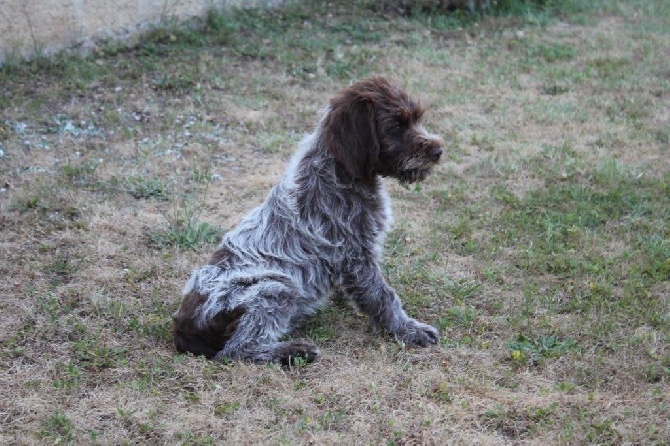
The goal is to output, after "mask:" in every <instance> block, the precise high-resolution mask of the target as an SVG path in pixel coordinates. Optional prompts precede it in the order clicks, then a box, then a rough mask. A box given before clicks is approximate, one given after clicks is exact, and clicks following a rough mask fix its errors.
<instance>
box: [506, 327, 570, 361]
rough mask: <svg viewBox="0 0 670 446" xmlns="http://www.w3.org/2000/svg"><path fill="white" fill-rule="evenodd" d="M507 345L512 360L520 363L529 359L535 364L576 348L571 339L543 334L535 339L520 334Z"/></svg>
mask: <svg viewBox="0 0 670 446" xmlns="http://www.w3.org/2000/svg"><path fill="white" fill-rule="evenodd" d="M507 346H508V348H509V349H510V351H511V353H510V355H511V358H512V360H514V361H518V362H522V363H523V362H525V361H530V362H531V363H532V364H535V365H536V364H538V363H539V362H540V361H541V360H542V359H545V358H556V357H559V356H562V355H564V354H565V353H567V352H568V351H570V350H574V349H576V348H577V343H576V342H575V341H574V340H572V339H566V340H560V339H559V338H558V337H557V336H556V335H548V336H544V335H543V336H540V337H538V338H537V339H529V338H527V337H525V336H524V335H522V334H520V335H519V336H517V338H516V339H515V340H513V341H510V342H509V343H508V344H507Z"/></svg>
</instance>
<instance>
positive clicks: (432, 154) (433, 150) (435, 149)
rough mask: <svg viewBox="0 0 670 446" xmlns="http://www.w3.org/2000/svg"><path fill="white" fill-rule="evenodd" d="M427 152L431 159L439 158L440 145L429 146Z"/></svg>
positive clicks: (440, 152) (440, 153)
mask: <svg viewBox="0 0 670 446" xmlns="http://www.w3.org/2000/svg"><path fill="white" fill-rule="evenodd" d="M428 154H429V155H430V157H431V158H432V159H433V161H437V160H439V159H440V155H442V147H440V146H433V147H431V148H430V150H429V151H428Z"/></svg>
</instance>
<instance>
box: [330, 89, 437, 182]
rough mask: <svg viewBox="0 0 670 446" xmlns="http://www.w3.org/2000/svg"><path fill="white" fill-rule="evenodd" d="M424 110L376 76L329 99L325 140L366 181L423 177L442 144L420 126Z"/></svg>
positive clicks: (353, 175) (435, 161) (343, 162)
mask: <svg viewBox="0 0 670 446" xmlns="http://www.w3.org/2000/svg"><path fill="white" fill-rule="evenodd" d="M423 112H424V110H423V108H421V106H420V105H419V103H418V102H416V101H414V100H412V99H411V98H410V97H409V96H408V95H407V93H405V91H404V90H403V89H402V88H401V87H400V86H399V85H397V84H395V83H393V82H390V81H388V80H387V79H384V78H382V77H372V78H370V79H366V80H363V81H360V82H357V83H355V84H353V85H352V86H351V87H349V88H347V89H345V90H343V91H342V92H341V93H340V94H339V95H338V96H336V97H334V98H333V99H331V101H330V109H329V113H328V114H327V115H326V117H325V118H324V124H323V125H324V133H323V137H324V143H325V145H326V147H327V148H328V150H329V151H330V152H331V153H332V154H333V156H334V157H335V159H336V160H337V161H338V162H339V163H340V164H341V165H342V166H343V167H344V169H345V170H346V172H347V173H348V174H349V175H350V176H352V177H354V178H357V179H360V180H361V181H363V182H372V181H374V178H375V177H376V176H377V175H382V176H391V177H395V178H397V179H398V180H399V181H400V182H403V183H413V182H415V181H422V180H424V179H425V178H426V176H428V174H429V173H430V170H431V169H432V167H433V166H434V165H435V164H437V162H438V161H439V160H440V156H441V155H442V146H443V143H442V140H441V139H440V138H439V137H437V136H435V135H431V134H429V133H428V132H426V130H425V129H424V128H423V127H422V126H421V117H422V116H423Z"/></svg>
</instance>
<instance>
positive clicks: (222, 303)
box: [173, 77, 442, 364]
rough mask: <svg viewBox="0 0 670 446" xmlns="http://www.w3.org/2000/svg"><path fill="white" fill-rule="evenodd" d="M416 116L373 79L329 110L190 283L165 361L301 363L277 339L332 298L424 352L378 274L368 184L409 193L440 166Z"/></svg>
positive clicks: (384, 213) (415, 107)
mask: <svg viewBox="0 0 670 446" xmlns="http://www.w3.org/2000/svg"><path fill="white" fill-rule="evenodd" d="M423 112H424V111H423V109H422V108H421V106H420V105H419V104H418V102H416V101H414V100H412V99H411V98H410V97H409V96H408V95H407V93H405V91H403V89H402V88H401V87H400V86H399V85H397V84H396V83H393V82H391V81H388V80H386V79H384V78H382V77H373V78H370V79H366V80H363V81H360V82H357V83H355V84H354V85H352V86H350V87H349V88H346V89H344V90H343V91H342V92H340V93H339V94H338V95H337V96H335V97H334V98H333V99H331V100H330V105H329V106H328V107H327V109H326V110H325V113H324V114H323V116H322V118H321V119H320V121H319V123H318V125H317V127H316V130H315V131H314V132H313V133H312V134H310V135H308V136H306V137H305V138H304V139H303V140H302V142H301V143H300V148H299V150H298V152H297V153H296V154H295V155H294V157H293V159H292V160H291V162H290V165H289V167H288V170H287V172H286V173H285V174H284V176H283V178H282V179H281V181H280V182H279V184H277V185H276V186H275V187H274V188H273V189H272V190H271V191H270V194H269V196H268V198H267V199H266V201H265V203H263V204H262V205H261V206H259V207H257V208H255V209H254V210H252V211H251V212H250V213H249V215H247V216H246V218H244V220H242V222H241V223H240V224H239V226H238V227H237V228H236V229H234V230H232V231H231V232H229V233H227V234H226V235H225V236H224V237H223V240H222V241H221V244H220V245H219V247H218V249H217V250H216V252H214V255H213V256H212V258H211V260H210V261H209V263H208V264H207V265H205V266H203V267H201V268H199V269H197V270H195V271H194V272H193V275H192V276H191V278H190V280H189V281H188V283H187V284H186V286H185V288H184V291H183V294H184V300H183V302H182V304H181V307H180V308H179V310H178V311H177V312H176V313H175V316H174V328H173V335H174V342H175V346H176V348H177V350H179V351H180V352H192V353H195V354H203V355H205V356H206V357H208V358H214V359H217V360H222V359H239V360H249V361H254V362H280V363H284V364H288V363H290V362H291V359H292V358H302V359H304V360H306V361H308V362H310V361H313V360H314V359H315V357H316V356H317V355H318V353H319V350H318V348H317V347H316V345H315V344H314V343H312V342H310V341H307V340H295V341H284V342H282V341H280V338H281V337H282V336H283V335H285V334H286V333H288V332H289V331H290V330H291V328H292V327H293V326H294V324H295V323H296V321H299V320H300V319H302V318H304V317H305V316H309V315H311V314H313V313H314V312H315V311H317V310H318V309H319V308H321V307H322V306H323V305H325V304H326V303H327V300H328V297H329V296H330V295H331V294H332V293H333V292H338V293H339V294H341V295H343V296H344V297H345V298H348V299H350V300H352V301H353V302H354V303H355V304H357V305H358V307H359V308H360V310H361V311H363V312H364V313H365V314H367V315H368V316H369V317H370V320H371V322H372V323H373V324H375V326H381V327H383V328H385V329H386V330H388V331H389V332H390V333H392V334H393V335H395V336H396V338H397V339H399V340H401V341H403V342H405V343H407V344H413V345H420V346H422V347H425V346H427V345H429V344H435V343H436V342H437V341H438V339H439V335H438V332H437V330H436V329H435V328H434V327H432V326H430V325H427V324H424V323H422V322H419V321H417V320H415V319H412V318H411V317H409V316H407V314H406V313H405V311H404V310H403V308H402V304H401V302H400V298H399V297H398V295H397V294H396V292H395V291H394V289H393V288H391V287H390V286H389V285H388V284H387V283H386V281H385V280H384V277H383V276H382V272H381V269H380V265H379V264H380V258H381V254H382V247H383V241H384V236H385V234H386V232H387V230H388V227H389V224H390V223H391V220H392V216H391V208H390V201H389V198H388V195H387V193H386V191H385V190H384V187H383V184H382V180H381V178H380V177H394V178H396V179H398V180H399V181H400V182H403V183H412V182H415V181H421V180H423V179H425V178H426V176H427V175H428V174H429V172H430V170H431V168H432V167H433V166H434V165H435V164H436V163H437V162H438V161H439V159H440V155H441V154H442V141H441V139H440V138H438V137H437V136H435V135H432V134H429V133H427V132H426V131H425V130H424V128H423V127H422V126H421V117H422V115H423Z"/></svg>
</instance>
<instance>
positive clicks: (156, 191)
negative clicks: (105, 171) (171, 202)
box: [113, 177, 168, 200]
mask: <svg viewBox="0 0 670 446" xmlns="http://www.w3.org/2000/svg"><path fill="white" fill-rule="evenodd" d="M113 183H118V188H120V189H121V190H123V191H124V192H126V193H128V195H130V196H131V197H133V198H136V199H138V200H141V199H148V198H153V199H156V200H167V199H168V189H167V187H166V185H165V184H164V182H163V181H161V180H160V179H157V178H144V177H129V178H127V179H125V180H124V181H123V182H119V181H118V180H117V181H114V182H113Z"/></svg>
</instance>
